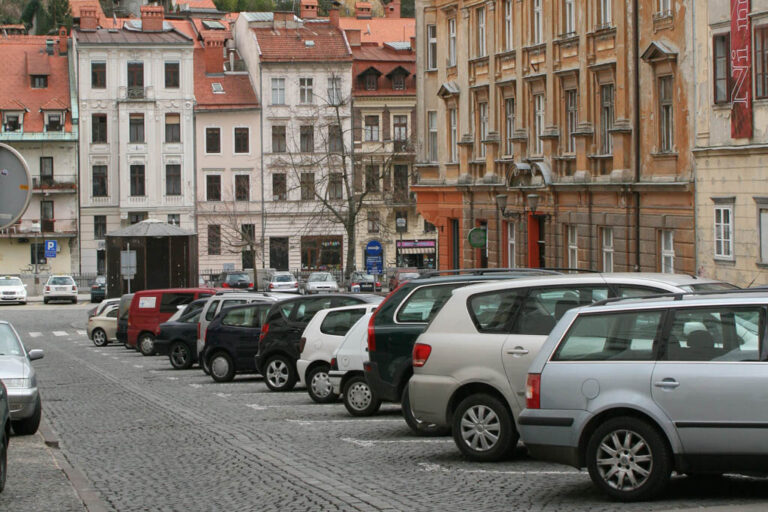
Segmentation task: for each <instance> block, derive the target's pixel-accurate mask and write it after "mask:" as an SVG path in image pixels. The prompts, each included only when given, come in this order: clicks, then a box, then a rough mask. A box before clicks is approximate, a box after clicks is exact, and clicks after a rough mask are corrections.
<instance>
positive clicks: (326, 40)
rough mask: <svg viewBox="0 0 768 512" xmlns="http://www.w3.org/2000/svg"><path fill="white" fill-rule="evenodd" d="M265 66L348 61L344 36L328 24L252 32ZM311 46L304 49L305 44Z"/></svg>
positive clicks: (316, 23)
mask: <svg viewBox="0 0 768 512" xmlns="http://www.w3.org/2000/svg"><path fill="white" fill-rule="evenodd" d="M251 30H253V32H254V34H256V39H257V40H258V43H259V48H260V49H261V60H262V61H264V62H294V61H303V62H327V61H351V60H352V54H351V53H350V51H349V47H348V46H347V42H346V40H345V38H344V35H343V33H342V32H341V30H339V29H338V28H336V27H334V26H332V25H331V24H330V23H323V22H313V23H307V24H306V25H305V26H304V27H301V28H253V29H251ZM308 41H312V42H313V43H314V44H312V45H310V46H307V42H308Z"/></svg>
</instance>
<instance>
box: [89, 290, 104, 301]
mask: <svg viewBox="0 0 768 512" xmlns="http://www.w3.org/2000/svg"><path fill="white" fill-rule="evenodd" d="M105 296H106V292H105V291H104V290H91V300H104V297H105Z"/></svg>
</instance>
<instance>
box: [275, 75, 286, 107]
mask: <svg viewBox="0 0 768 512" xmlns="http://www.w3.org/2000/svg"><path fill="white" fill-rule="evenodd" d="M272 104H273V105H285V78H273V79H272Z"/></svg>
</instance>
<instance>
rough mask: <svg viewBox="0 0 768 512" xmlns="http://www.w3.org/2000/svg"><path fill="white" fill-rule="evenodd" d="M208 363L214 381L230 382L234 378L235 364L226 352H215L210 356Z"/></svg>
mask: <svg viewBox="0 0 768 512" xmlns="http://www.w3.org/2000/svg"><path fill="white" fill-rule="evenodd" d="M208 365H209V367H210V369H211V377H213V380H215V381H216V382H231V381H232V379H234V378H235V364H234V363H233V362H232V358H231V357H230V356H229V354H227V353H226V352H217V353H216V354H214V355H213V357H211V358H210V360H209V361H208Z"/></svg>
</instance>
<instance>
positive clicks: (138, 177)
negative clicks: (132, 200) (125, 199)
mask: <svg viewBox="0 0 768 512" xmlns="http://www.w3.org/2000/svg"><path fill="white" fill-rule="evenodd" d="M131 195H132V196H145V195H146V190H145V188H144V166H143V165H140V164H134V165H131Z"/></svg>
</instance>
